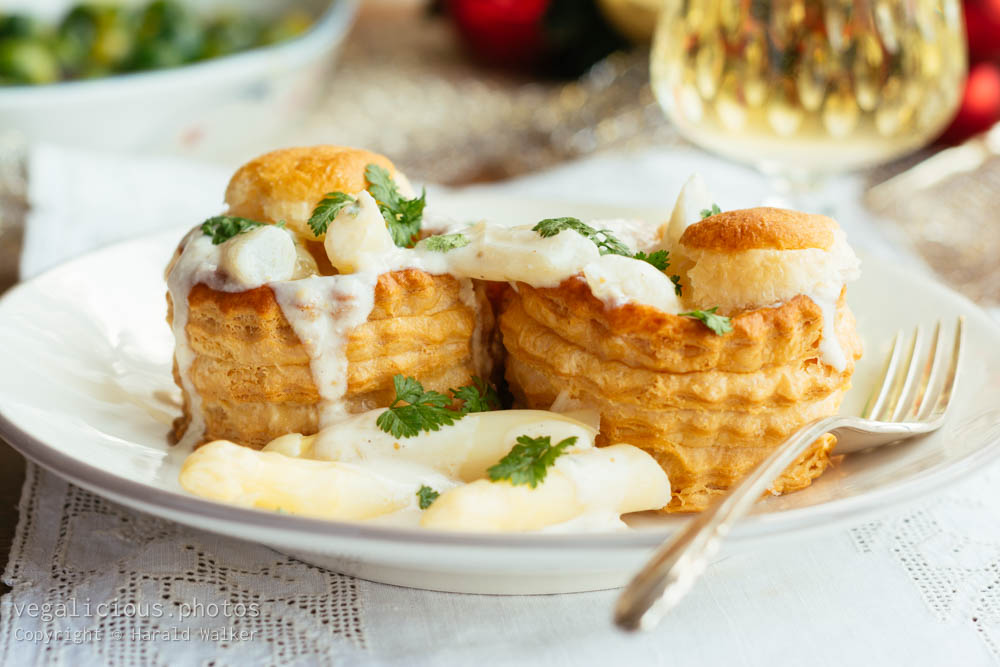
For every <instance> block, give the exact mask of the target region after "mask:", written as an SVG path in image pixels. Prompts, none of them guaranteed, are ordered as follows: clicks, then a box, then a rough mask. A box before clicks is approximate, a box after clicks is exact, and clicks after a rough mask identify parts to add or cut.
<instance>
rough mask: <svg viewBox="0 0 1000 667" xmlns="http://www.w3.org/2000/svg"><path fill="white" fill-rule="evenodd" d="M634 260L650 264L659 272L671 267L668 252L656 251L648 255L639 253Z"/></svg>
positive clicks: (634, 256)
mask: <svg viewBox="0 0 1000 667" xmlns="http://www.w3.org/2000/svg"><path fill="white" fill-rule="evenodd" d="M632 257H633V258H634V259H639V260H642V261H643V262H648V263H649V264H652V265H653V266H654V267H656V270H657V271H664V270H666V268H667V267H668V266H670V252H669V251H667V250H656V251H654V252H651V253H649V254H648V255H647V254H646V253H644V252H643V251H641V250H640V251H639V252H637V253H635V254H634V255H633V256H632Z"/></svg>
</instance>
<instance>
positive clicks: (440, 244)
mask: <svg viewBox="0 0 1000 667" xmlns="http://www.w3.org/2000/svg"><path fill="white" fill-rule="evenodd" d="M467 245H469V237H467V236H466V235H465V234H439V235H437V236H428V237H427V238H425V239H424V240H423V241H421V242H420V243H418V244H417V247H418V248H423V249H424V250H433V251H434V252H448V251H449V250H454V249H455V248H461V247H463V246H467Z"/></svg>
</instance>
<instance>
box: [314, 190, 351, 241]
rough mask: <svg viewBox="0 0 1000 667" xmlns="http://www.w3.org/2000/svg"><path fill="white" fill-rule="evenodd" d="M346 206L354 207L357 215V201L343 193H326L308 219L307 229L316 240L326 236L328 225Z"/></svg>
mask: <svg viewBox="0 0 1000 667" xmlns="http://www.w3.org/2000/svg"><path fill="white" fill-rule="evenodd" d="M347 206H354V208H355V213H357V207H358V200H357V199H355V198H354V197H352V196H351V195H349V194H346V193H344V192H328V193H326V195H325V196H324V197H323V199H322V201H320V203H319V204H317V205H316V208H315V209H313V212H312V215H311V216H310V217H309V229H311V230H312V233H313V234H314V235H315V236H316V238H319V237H320V236H322V235H323V234H326V230H327V228H328V227H329V226H330V223H331V222H333V219H334V218H336V217H337V215H338V214H339V213H340V212H341V211H342V210H343V209H344V208H345V207H347Z"/></svg>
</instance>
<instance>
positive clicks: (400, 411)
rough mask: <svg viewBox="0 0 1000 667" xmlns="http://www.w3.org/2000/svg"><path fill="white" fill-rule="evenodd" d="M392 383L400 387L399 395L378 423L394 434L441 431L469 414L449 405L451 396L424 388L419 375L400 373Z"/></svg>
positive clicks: (412, 434) (404, 436)
mask: <svg viewBox="0 0 1000 667" xmlns="http://www.w3.org/2000/svg"><path fill="white" fill-rule="evenodd" d="M392 383H393V385H394V386H395V388H396V398H395V400H393V402H392V403H390V404H389V408H388V409H387V410H386V411H385V412H383V413H382V414H380V415H379V416H378V419H377V420H376V421H375V423H376V424H377V425H378V427H379V428H380V429H382V430H383V431H385V432H386V433H391V434H392V435H393V436H394V437H397V438H412V437H413V436H415V435H418V434H419V433H420V432H421V431H437V430H440V429H441V427H442V426H451V425H452V424H454V423H455V422H456V421H458V420H459V419H461V418H462V417H464V416H465V414H464V413H463V412H461V411H458V410H452V409H450V408H449V407H448V406H449V405H451V401H452V399H451V397H450V396H445V395H444V394H442V393H440V392H437V391H424V387H423V385H421V384H420V383H419V382H417V380H416V379H415V378H411V377H405V376H403V375H396V376H395V377H393V378H392ZM400 403H406V404H407V405H399V404H400Z"/></svg>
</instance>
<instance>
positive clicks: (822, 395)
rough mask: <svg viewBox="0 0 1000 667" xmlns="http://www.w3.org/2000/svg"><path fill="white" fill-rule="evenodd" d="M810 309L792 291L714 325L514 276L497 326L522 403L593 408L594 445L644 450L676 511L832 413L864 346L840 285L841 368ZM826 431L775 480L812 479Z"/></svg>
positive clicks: (703, 501) (824, 454) (701, 503)
mask: <svg viewBox="0 0 1000 667" xmlns="http://www.w3.org/2000/svg"><path fill="white" fill-rule="evenodd" d="M595 301H596V300H595ZM599 303H600V302H598V304H599ZM818 311H819V309H818V307H817V306H815V304H813V303H812V301H811V300H810V299H809V298H807V297H796V299H794V300H793V301H792V302H789V303H786V304H784V305H783V306H780V307H778V308H768V309H758V310H756V311H750V312H747V313H741V314H739V315H737V316H736V317H735V318H734V320H733V325H734V331H733V333H731V334H727V335H726V336H716V335H715V334H714V333H712V332H710V331H708V330H707V329H706V328H705V327H704V325H702V324H701V323H700V322H696V321H694V320H690V322H691V324H692V325H693V326H694V327H697V328H698V329H697V330H694V331H692V330H691V327H689V326H688V325H687V324H686V323H685V322H683V321H680V322H678V321H676V320H687V319H688V318H679V317H677V316H673V315H666V314H664V313H660V312H657V311H653V310H652V309H648V308H643V307H642V306H626V307H624V308H605V307H604V305H603V304H600V305H597V304H595V303H592V302H590V301H588V300H587V298H586V294H582V293H581V291H580V290H579V287H578V285H577V284H576V281H575V280H570V281H567V282H565V283H563V285H561V286H560V287H558V288H554V289H545V290H539V289H534V288H531V287H528V286H526V285H521V284H518V285H517V289H516V290H511V291H510V293H509V294H508V295H507V297H506V299H505V300H504V305H503V311H502V313H501V315H500V318H499V326H500V330H501V333H502V336H503V342H504V347H505V349H506V352H507V359H506V376H507V380H508V383H509V385H510V388H511V391H512V392H513V394H514V396H515V399H516V400H517V402H518V403H519V404H521V405H522V406H524V407H529V408H546V407H548V406H550V405H551V404H552V402H553V401H554V400H555V398H556V396H558V395H559V394H560V393H561V392H567V393H568V395H569V396H570V397H572V398H574V399H576V400H579V401H582V402H584V403H586V404H589V405H591V406H593V407H595V408H597V409H598V410H599V411H600V412H601V435H600V437H599V443H602V444H611V443H618V442H625V443H629V444H632V445H635V446H637V447H640V448H642V449H644V450H646V451H647V452H649V453H650V454H651V455H653V456H654V457H655V458H656V459H657V461H658V462H659V463H660V464H661V465H662V466H663V468H664V470H666V472H667V475H668V477H669V478H670V482H671V487H672V489H673V499H672V500H671V503H670V504H669V505H668V506H667V507H666V508H664V509H665V510H666V511H668V512H678V511H696V510H701V509H704V508H705V507H706V506H707V505H708V503H709V502H710V500H711V499H712V497H714V496H716V495H718V494H720V493H722V492H724V490H725V489H726V488H728V487H729V486H731V485H732V484H733V483H734V482H735V481H737V480H739V479H741V478H742V477H743V476H744V475H745V474H746V473H747V472H748V471H749V470H750V469H751V468H752V467H754V466H755V465H757V463H759V462H760V461H761V460H762V459H763V458H764V457H766V456H767V454H768V453H769V452H771V451H772V450H773V448H774V447H776V446H778V445H779V444H780V443H781V442H783V441H784V440H785V439H786V438H787V437H788V436H789V435H790V434H791V433H792V432H794V431H795V430H796V429H798V428H799V427H800V426H802V425H803V424H804V423H807V422H809V421H812V420H813V419H817V418H820V417H824V416H827V415H830V414H834V413H835V412H836V411H837V409H838V408H839V405H840V402H841V400H842V399H843V396H844V394H845V392H846V391H847V389H848V388H849V387H850V377H851V374H852V372H853V369H854V361H855V360H856V359H857V358H860V355H861V343H860V340H859V339H858V337H857V334H856V332H855V323H854V318H853V316H852V314H851V312H850V310H849V309H848V307H847V305H846V303H845V301H844V299H843V295H842V296H841V299H840V303H839V304H838V315H837V335H838V337H839V339H840V341H841V343H842V345H843V346H844V350H845V353H846V356H847V357H848V359H849V363H848V367H847V368H845V370H844V371H843V372H837V371H835V370H834V369H833V368H831V367H829V366H826V365H825V364H822V363H820V362H819V361H818V358H817V357H818V351H817V348H818V345H819V340H820V337H821V335H822V328H821V325H820V321H819V312H818ZM629 315H631V317H628V316H629ZM625 318H628V319H625ZM643 327H646V328H643ZM623 330H624V331H623ZM707 336H710V337H711V338H707ZM727 339H729V340H727ZM710 361H714V363H715V365H714V366H712V365H708V362H710ZM675 369H678V370H675ZM834 442H835V439H834V438H833V437H832V436H830V437H826V436H824V438H821V439H820V440H819V441H817V443H816V445H815V447H814V448H813V449H812V450H811V451H810V452H809V453H808V454H807V455H806V456H804V457H802V459H800V461H798V462H796V463H795V464H794V465H793V466H791V467H790V468H789V469H788V470H787V471H786V473H785V474H784V475H783V476H782V477H781V478H779V479H778V480H777V481H776V482H775V485H774V487H773V488H774V490H775V491H776V492H782V491H790V490H793V489H797V488H801V487H803V486H807V485H808V483H809V481H810V480H812V479H813V478H815V477H816V476H818V475H819V474H821V473H822V471H823V470H824V469H825V468H826V466H827V465H828V464H829V460H830V459H829V451H830V449H831V447H832V446H833V443H834Z"/></svg>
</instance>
